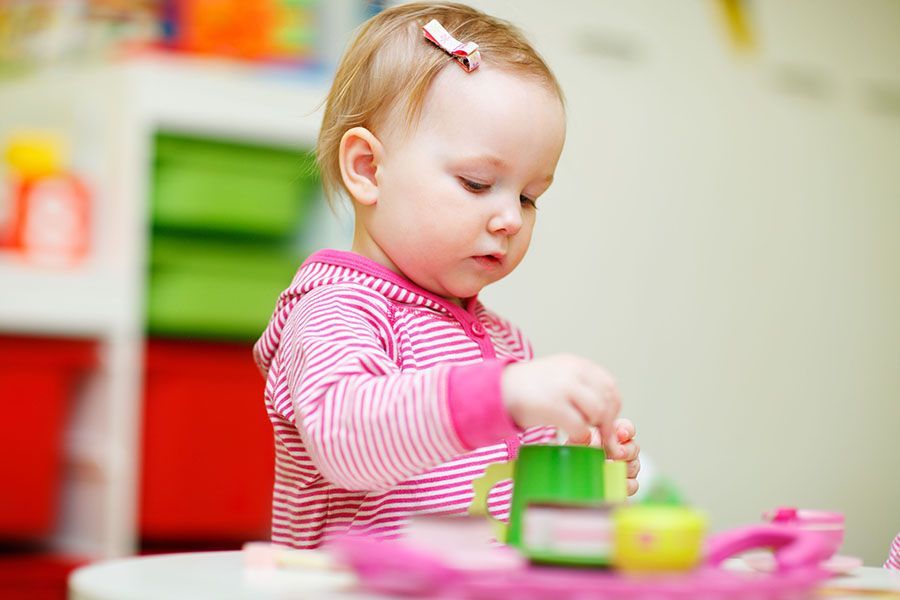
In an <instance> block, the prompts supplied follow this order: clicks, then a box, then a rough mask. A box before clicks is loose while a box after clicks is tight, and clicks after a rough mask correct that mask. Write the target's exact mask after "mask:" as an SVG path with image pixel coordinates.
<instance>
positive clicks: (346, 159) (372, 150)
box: [338, 127, 383, 206]
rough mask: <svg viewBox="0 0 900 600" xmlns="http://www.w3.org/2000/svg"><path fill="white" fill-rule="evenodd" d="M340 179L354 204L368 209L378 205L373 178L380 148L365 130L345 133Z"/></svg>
mask: <svg viewBox="0 0 900 600" xmlns="http://www.w3.org/2000/svg"><path fill="white" fill-rule="evenodd" d="M338 152H339V159H340V164H341V179H343V181H344V185H345V186H346V187H347V191H348V192H349V193H350V196H351V197H352V198H353V200H354V201H356V202H359V203H360V204H364V205H366V206H371V205H373V204H375V203H376V202H377V201H378V179H377V178H376V174H377V171H378V165H379V162H380V161H381V157H382V156H383V146H382V145H381V142H380V141H378V138H377V137H375V134H373V133H372V132H371V131H369V130H368V129H366V128H365V127H353V128H351V129H348V130H347V131H346V132H345V133H344V136H343V137H342V138H341V145H340V147H339V150H338Z"/></svg>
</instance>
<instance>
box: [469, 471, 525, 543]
mask: <svg viewBox="0 0 900 600" xmlns="http://www.w3.org/2000/svg"><path fill="white" fill-rule="evenodd" d="M515 465H516V461H514V460H511V461H509V462H504V463H493V464H491V465H488V468H487V469H485V470H484V475H482V476H481V477H479V478H477V479H475V480H474V481H473V482H472V489H473V490H475V496H474V497H473V498H472V502H471V504H469V514H470V515H474V516H484V517H487V518H488V519H490V521H491V526H492V527H493V532H494V538H495V539H496V540H497V541H498V542H500V543H501V544H505V543H506V529H507V526H506V523H504V522H503V521H500V520H498V519H495V518H494V515H492V514H491V511H490V510H488V495H489V494H490V492H491V488H493V487H494V486H495V485H497V484H498V483H500V482H501V481H503V480H504V479H512V477H513V470H514V468H515Z"/></svg>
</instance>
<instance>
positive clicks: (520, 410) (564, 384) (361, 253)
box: [254, 4, 639, 548]
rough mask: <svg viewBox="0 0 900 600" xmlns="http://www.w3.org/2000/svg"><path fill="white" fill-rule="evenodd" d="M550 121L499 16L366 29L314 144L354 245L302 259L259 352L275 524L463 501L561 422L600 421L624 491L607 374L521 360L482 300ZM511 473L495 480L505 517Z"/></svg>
mask: <svg viewBox="0 0 900 600" xmlns="http://www.w3.org/2000/svg"><path fill="white" fill-rule="evenodd" d="M454 38H455V39H454ZM457 40H460V41H457ZM564 137H565V113H564V110H563V103H562V93H561V91H560V88H559V85H558V83H557V81H556V79H555V77H554V76H553V74H552V73H551V71H550V70H549V68H548V67H547V65H546V64H545V63H544V61H543V60H542V59H541V57H540V56H538V54H537V53H536V52H535V50H534V49H533V48H532V47H531V46H530V45H529V44H528V42H527V41H526V40H525V39H524V37H523V36H522V34H521V33H520V32H519V31H518V30H517V29H515V28H514V27H513V26H511V25H510V24H509V23H507V22H505V21H502V20H499V19H496V18H493V17H490V16H488V15H485V14H483V13H481V12H479V11H476V10H474V9H472V8H469V7H466V6H462V5H459V4H436V5H425V4H405V5H401V6H397V7H394V8H391V9H388V10H385V11H383V12H382V13H380V14H378V15H377V16H375V17H374V18H372V19H371V20H369V21H368V22H367V23H366V24H365V25H364V26H363V27H362V28H361V30H360V32H359V34H358V36H357V38H356V39H355V41H354V42H353V43H352V44H351V45H350V47H349V48H348V50H347V51H346V53H345V55H344V57H343V59H342V61H341V64H340V66H339V68H338V70H337V73H336V76H335V80H334V83H333V85H332V88H331V91H330V93H329V96H328V99H327V103H326V107H325V114H324V119H323V123H322V128H321V133H320V137H319V143H318V148H317V153H318V161H319V166H320V169H321V173H322V178H323V183H324V186H325V189H326V192H327V193H328V194H329V197H330V198H333V197H334V196H335V195H336V194H337V193H345V194H346V195H347V196H348V197H349V198H350V200H351V201H352V204H353V208H354V216H355V230H354V238H353V246H352V251H350V252H345V251H335V250H324V251H320V252H317V253H315V254H313V255H312V256H310V257H309V258H308V259H307V260H306V262H304V264H303V265H302V267H301V268H300V270H299V271H298V273H297V275H296V277H295V278H294V281H293V283H292V284H291V286H290V287H289V288H288V289H287V290H285V291H284V292H283V293H282V294H281V296H280V298H279V300H278V303H277V306H276V309H275V312H274V314H273V316H272V319H271V321H270V323H269V325H268V327H267V328H266V331H265V332H264V334H263V336H262V338H261V339H260V340H259V341H258V342H257V344H256V347H255V349H254V355H255V358H256V360H257V363H258V364H259V366H260V368H261V369H262V370H263V371H264V373H265V374H266V378H267V379H266V391H265V399H266V407H267V409H268V414H269V417H270V419H271V421H272V424H273V427H274V433H275V445H276V479H275V489H274V498H273V505H274V506H273V524H272V538H273V541H274V542H276V543H280V544H284V545H289V546H293V547H297V548H314V547H316V546H318V545H320V544H321V543H323V542H324V541H326V540H327V539H328V538H329V537H331V536H333V535H338V534H341V533H344V532H347V531H351V530H352V531H354V532H360V531H362V532H366V533H370V534H374V535H378V536H383V537H390V536H393V535H397V534H399V533H401V532H402V528H403V526H404V524H405V522H406V521H407V519H408V518H409V517H410V516H411V515H414V514H446V515H461V514H465V512H466V509H467V507H468V505H469V502H470V501H471V499H472V495H473V494H472V480H473V479H475V478H477V477H479V476H481V475H482V474H483V472H484V469H485V467H486V466H487V465H488V464H490V463H494V462H503V461H506V460H510V459H511V458H514V457H515V455H516V453H517V450H518V447H519V445H520V444H532V443H553V442H554V441H555V439H556V431H557V428H558V429H561V430H562V431H563V432H565V433H566V434H568V436H569V439H570V441H572V442H573V443H588V442H590V440H591V438H592V433H593V432H598V433H599V436H600V439H601V440H602V441H603V445H604V446H605V448H606V449H607V452H608V455H609V456H610V457H612V458H617V459H622V460H626V461H628V476H629V481H628V486H629V492H630V493H632V494H633V493H634V492H635V490H636V489H637V483H636V481H635V477H636V475H637V471H638V469H639V461H638V446H637V444H636V443H635V442H634V440H633V437H634V427H633V425H632V424H631V423H630V422H628V421H627V420H625V419H621V420H619V421H616V420H615V418H616V416H617V414H618V412H619V394H618V391H617V389H616V385H615V382H614V381H613V379H612V378H611V377H610V376H609V375H608V374H607V373H606V371H604V370H603V369H602V368H601V367H600V366H598V365H596V364H594V363H593V362H591V361H589V360H587V359H584V358H580V357H577V356H571V355H557V356H550V357H547V358H542V359H533V356H532V351H531V346H530V345H529V343H528V341H527V340H526V339H525V336H524V335H523V334H522V332H521V331H519V330H518V329H517V328H516V327H514V326H513V325H512V324H510V323H509V322H507V321H506V320H504V319H503V318H501V317H499V316H498V315H496V314H495V313H493V312H491V311H490V310H488V309H487V308H485V307H484V306H483V305H482V304H481V302H479V300H478V293H479V292H480V291H481V289H482V288H483V287H484V286H486V285H488V284H491V283H493V282H495V281H497V280H499V279H502V278H503V277H505V276H506V275H508V274H509V273H510V272H511V271H512V270H513V269H515V268H516V266H517V265H518V264H519V262H520V261H521V260H522V258H523V257H524V255H525V252H526V251H527V249H528V245H529V242H530V239H531V232H532V228H533V227H534V222H535V213H536V209H537V203H538V198H539V197H540V196H541V195H542V194H543V193H544V192H545V191H546V190H547V188H548V187H549V186H550V183H551V182H552V181H553V174H554V170H555V168H556V163H557V161H558V159H559V155H560V152H561V151H562V146H563V141H564ZM550 317H551V316H548V318H550ZM510 490H511V488H510V485H509V484H508V483H506V484H501V485H499V486H497V487H495V488H494V490H493V491H492V493H491V496H490V499H489V506H490V507H491V508H492V512H493V513H495V514H497V515H498V516H501V517H503V516H504V515H505V513H506V510H507V508H508V504H509V500H510Z"/></svg>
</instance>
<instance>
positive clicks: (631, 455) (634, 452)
mask: <svg viewBox="0 0 900 600" xmlns="http://www.w3.org/2000/svg"><path fill="white" fill-rule="evenodd" d="M640 453H641V447H640V446H638V443H637V442H635V441H634V440H631V441H629V442H625V443H624V444H622V456H621V457H620V458H619V460H625V461H632V460H634V459H636V458H637V457H638V456H639V455H640Z"/></svg>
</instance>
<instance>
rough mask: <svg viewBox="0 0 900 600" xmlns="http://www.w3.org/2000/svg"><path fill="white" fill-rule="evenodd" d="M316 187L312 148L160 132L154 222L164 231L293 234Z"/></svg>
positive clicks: (317, 185)
mask: <svg viewBox="0 0 900 600" xmlns="http://www.w3.org/2000/svg"><path fill="white" fill-rule="evenodd" d="M318 190H319V181H318V175H317V172H316V169H315V158H314V155H313V153H312V152H300V151H291V150H284V149H280V148H270V147H261V146H251V145H245V144H237V143H229V142H221V141H212V140H208V139H200V138H190V137H183V136H176V135H170V134H160V135H158V136H157V137H156V163H155V169H154V185H153V201H152V207H153V208H152V219H153V224H154V226H156V227H158V228H163V229H175V230H188V231H214V232H227V233H235V234H250V235H256V236H269V237H288V236H290V235H292V234H293V233H294V232H295V231H296V229H297V227H298V226H299V225H300V223H301V222H302V220H303V218H304V216H305V215H306V212H307V210H308V208H309V207H310V205H311V203H312V200H313V199H314V198H316V197H318Z"/></svg>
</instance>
